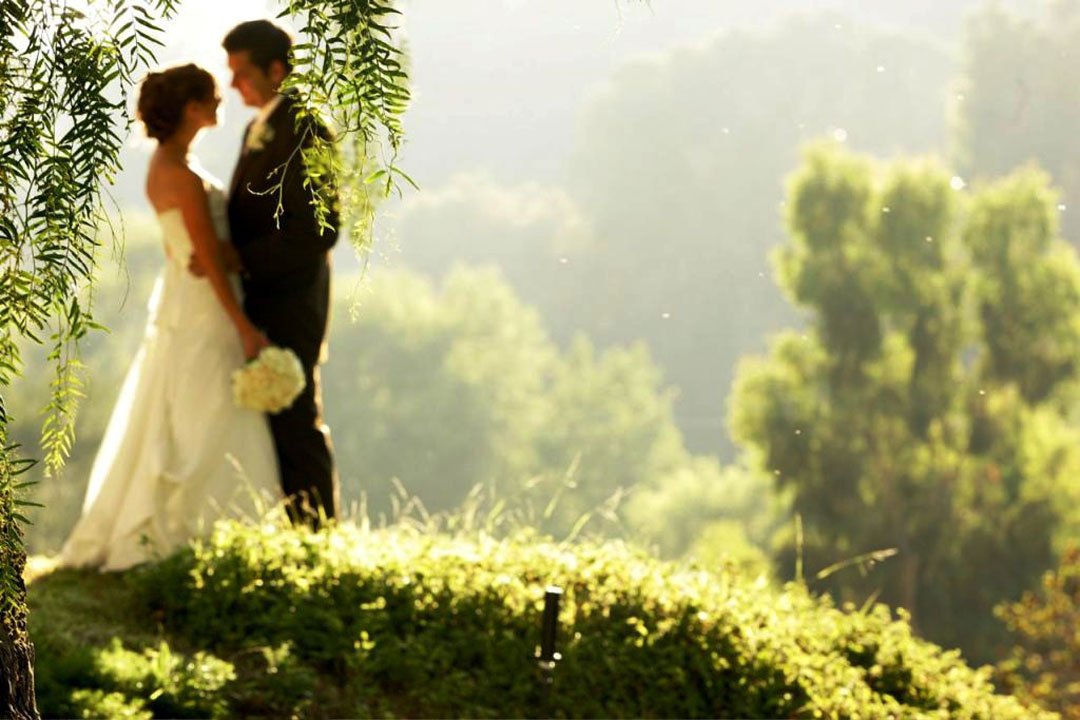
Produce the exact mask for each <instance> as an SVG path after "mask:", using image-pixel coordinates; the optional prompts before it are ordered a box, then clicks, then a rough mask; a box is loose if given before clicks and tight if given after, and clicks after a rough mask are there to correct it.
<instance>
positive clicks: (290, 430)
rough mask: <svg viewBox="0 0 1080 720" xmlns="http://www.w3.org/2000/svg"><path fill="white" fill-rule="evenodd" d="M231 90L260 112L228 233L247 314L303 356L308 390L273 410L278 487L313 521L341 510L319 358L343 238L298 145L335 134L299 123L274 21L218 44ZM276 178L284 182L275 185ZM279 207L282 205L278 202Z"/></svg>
mask: <svg viewBox="0 0 1080 720" xmlns="http://www.w3.org/2000/svg"><path fill="white" fill-rule="evenodd" d="M222 45H223V46H224V48H225V51H226V52H227V53H228V56H229V69H230V70H232V87H234V88H235V89H236V90H237V91H238V92H239V93H240V96H241V97H242V98H243V100H244V104H245V105H249V106H251V107H254V108H257V109H258V115H257V116H256V118H255V120H254V121H253V122H252V123H251V124H250V125H249V126H248V128H247V132H246V134H245V138H244V147H243V150H242V151H241V154H240V160H239V162H238V163H237V166H236V170H235V172H234V173H233V178H232V186H231V189H230V192H229V229H230V232H231V235H232V242H233V244H234V245H235V248H236V251H237V253H238V254H239V263H240V266H241V267H242V278H243V287H244V310H245V311H246V312H247V314H248V317H249V318H251V321H252V322H253V323H255V325H257V326H258V327H260V328H262V329H263V331H265V333H266V335H267V337H268V338H269V339H270V342H272V343H273V344H275V345H279V346H282V347H286V348H290V349H292V350H293V351H294V352H295V353H296V354H297V356H299V358H300V362H301V363H302V364H303V366H304V371H305V375H306V376H307V386H306V387H305V389H304V392H303V393H302V394H301V395H300V397H298V398H297V399H296V402H295V403H293V405H292V407H290V408H288V409H287V410H284V411H282V412H281V413H278V414H277V415H270V416H269V418H270V429H271V432H272V433H273V436H274V446H275V448H276V450H277V457H278V465H279V467H280V469H281V484H282V489H283V490H284V493H285V496H286V498H287V500H288V508H289V515H290V517H291V518H292V519H293V521H294V522H295V521H307V522H309V523H312V524H314V525H317V524H318V522H319V519H320V515H324V516H325V517H327V518H333V517H334V516H335V515H336V514H337V496H338V482H337V473H336V470H335V468H334V460H333V456H332V446H331V443H330V431H329V428H327V426H326V425H325V424H324V423H323V421H322V393H321V390H320V387H319V367H318V365H319V362H320V360H322V359H323V355H324V353H325V345H324V342H325V338H326V326H327V319H328V316H329V304H330V252H329V251H330V249H331V248H332V247H333V246H334V243H335V242H336V241H337V234H338V233H337V230H338V215H337V208H336V207H335V208H333V209H332V212H331V213H330V215H329V217H327V218H326V220H327V221H328V224H329V227H325V226H323V227H320V225H319V223H318V222H317V221H316V217H315V210H314V207H313V205H312V194H311V190H310V189H309V188H307V187H305V186H304V183H305V180H306V172H305V170H304V161H303V159H302V158H301V156H300V153H298V152H296V150H297V148H299V147H305V146H308V145H310V143H311V138H312V136H313V135H314V134H316V133H317V134H318V135H319V136H320V137H322V138H323V139H330V133H329V131H328V130H327V128H326V127H325V126H323V125H322V124H321V123H319V122H318V121H317V120H314V119H310V120H305V121H304V123H303V124H302V125H301V126H300V127H299V128H298V127H297V122H296V109H295V107H294V105H293V100H292V98H291V97H290V96H289V95H288V94H284V95H283V94H281V93H280V92H279V89H280V87H281V83H282V81H283V80H284V79H285V77H286V76H287V75H288V74H289V72H290V71H291V70H292V65H291V63H290V62H289V50H290V48H291V47H292V38H291V37H290V36H289V34H288V33H287V32H285V30H283V29H281V28H280V27H278V26H277V25H275V24H274V23H272V22H270V21H269V20H253V21H250V22H245V23H241V24H240V25H237V26H236V27H235V28H233V29H232V30H231V31H230V32H229V34H228V35H226V36H225V40H224V42H223V43H222ZM278 183H281V185H280V187H278ZM279 203H280V206H279Z"/></svg>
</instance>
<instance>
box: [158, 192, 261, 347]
mask: <svg viewBox="0 0 1080 720" xmlns="http://www.w3.org/2000/svg"><path fill="white" fill-rule="evenodd" d="M172 180H173V189H174V191H175V197H176V201H177V206H178V207H179V208H180V213H181V215H182V216H183V218H184V226H185V227H186V229H187V232H188V236H189V237H190V238H191V245H192V250H193V255H194V260H195V262H196V263H197V264H198V266H199V268H200V269H201V270H202V272H203V274H204V276H205V278H206V280H207V281H208V282H209V283H210V286H211V287H212V288H213V290H214V294H215V295H216V296H217V299H218V301H219V302H220V303H221V306H222V307H223V308H224V309H225V312H226V314H227V315H228V316H229V319H231V320H232V322H233V325H235V326H236V331H237V332H238V333H239V334H240V340H241V342H242V343H243V345H244V355H245V356H246V357H248V358H249V359H250V358H253V357H255V356H256V355H258V354H259V351H260V350H262V349H263V348H264V347H266V346H267V345H269V342H268V341H267V339H266V336H265V335H263V333H262V332H261V331H260V330H259V329H258V328H256V327H255V326H254V325H253V324H252V323H251V321H250V320H248V317H247V315H245V314H244V310H243V308H242V307H240V302H239V300H238V299H237V297H236V293H234V292H233V288H232V285H230V284H229V279H228V275H227V274H226V272H225V266H224V262H223V259H222V255H221V241H220V240H219V239H218V236H217V231H216V230H215V229H214V223H213V221H212V220H211V218H210V204H209V198H208V197H207V195H206V190H205V189H204V188H203V184H202V180H201V179H199V177H198V176H197V175H195V174H194V173H191V172H188V171H183V172H179V171H178V172H177V173H176V177H175V178H172Z"/></svg>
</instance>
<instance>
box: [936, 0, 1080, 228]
mask: <svg viewBox="0 0 1080 720" xmlns="http://www.w3.org/2000/svg"><path fill="white" fill-rule="evenodd" d="M964 38H965V47H964V53H963V66H962V72H961V81H960V83H959V85H958V87H957V92H956V95H955V97H954V101H953V108H954V109H953V113H952V117H953V127H952V137H953V142H952V146H953V147H952V151H953V156H954V163H955V165H956V167H957V169H958V170H959V171H960V173H961V174H962V175H963V176H964V177H966V178H968V179H969V180H979V179H983V178H987V179H989V178H994V177H998V176H1001V175H1004V174H1006V173H1009V172H1010V171H1012V170H1013V169H1015V168H1016V167H1018V166H1021V165H1024V164H1026V163H1037V164H1039V165H1040V166H1041V167H1043V168H1044V169H1046V170H1047V171H1048V172H1049V173H1050V174H1051V176H1052V177H1053V179H1054V182H1055V184H1057V185H1058V186H1060V187H1061V188H1062V191H1063V198H1062V202H1063V204H1064V205H1065V209H1064V213H1063V214H1062V221H1063V227H1064V231H1065V234H1066V236H1067V237H1068V239H1069V240H1070V241H1071V242H1072V243H1073V244H1074V245H1076V244H1078V243H1080V136H1078V135H1077V132H1076V128H1077V121H1078V118H1080V88H1078V87H1077V85H1076V83H1075V82H1073V79H1074V76H1075V71H1076V67H1077V64H1078V63H1080V3H1078V2H1076V0H1054V1H1053V2H1045V3H1042V12H1041V13H1037V14H1035V15H1034V16H1023V15H1018V14H1013V13H1010V12H1008V11H1006V10H1005V9H1004V8H1002V7H1001V5H1000V4H997V3H987V4H986V5H985V6H984V7H983V9H981V10H980V11H979V12H978V13H976V14H975V15H973V16H972V17H971V18H970V19H969V22H968V24H967V30H966V32H965V34H964Z"/></svg>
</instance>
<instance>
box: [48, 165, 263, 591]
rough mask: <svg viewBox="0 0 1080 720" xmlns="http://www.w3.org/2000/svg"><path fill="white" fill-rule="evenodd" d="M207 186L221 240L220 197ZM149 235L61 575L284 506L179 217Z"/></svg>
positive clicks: (161, 551) (109, 565) (234, 341)
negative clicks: (137, 319)
mask: <svg viewBox="0 0 1080 720" xmlns="http://www.w3.org/2000/svg"><path fill="white" fill-rule="evenodd" d="M206 185H207V193H208V196H209V203H210V212H211V216H212V219H213V221H214V226H215V228H216V230H217V232H218V234H219V236H220V237H222V238H225V237H227V235H226V233H227V231H228V223H227V219H226V203H225V195H224V193H223V192H222V190H221V189H220V187H218V186H217V185H216V184H213V183H210V182H209V181H208V182H207V183H206ZM158 223H159V225H160V227H161V234H162V240H163V241H164V247H165V251H166V258H167V259H166V263H165V267H164V269H163V270H162V272H161V274H160V275H159V277H158V279H157V282H156V284H155V286H154V292H153V294H152V296H151V300H150V317H149V320H148V321H147V324H146V331H145V334H144V336H143V339H142V342H141V344H140V346H139V349H138V352H137V354H136V355H135V359H134V361H133V362H132V364H131V368H130V369H129V370H128V374H127V377H126V378H125V380H124V384H123V387H122V389H121V391H120V396H119V398H118V399H117V402H116V406H115V408H114V409H113V412H112V417H111V418H110V420H109V424H108V428H107V430H106V431H105V436H104V439H103V440H102V444H101V447H100V448H99V450H98V454H97V457H96V458H95V460H94V465H93V469H92V470H91V473H90V483H89V486H88V488H87V491H86V499H85V501H84V503H83V512H82V517H81V518H80V519H79V521H78V523H77V524H76V526H75V529H74V530H73V531H72V534H71V536H70V537H69V538H68V540H67V542H66V543H65V545H64V548H63V550H62V551H61V554H60V564H62V565H66V566H75V567H87V566H90V567H99V568H101V569H103V570H121V569H124V568H128V567H131V566H132V565H136V564H138V563H140V562H143V561H145V560H149V559H152V558H154V557H160V556H163V555H167V554H168V553H169V552H170V551H172V550H174V549H176V548H177V547H179V546H180V545H182V544H184V543H185V542H187V541H188V540H190V539H191V538H193V537H195V536H198V535H202V534H205V533H206V532H207V531H208V530H209V528H210V526H211V525H212V523H213V521H214V520H215V519H217V518H219V517H221V516H226V515H228V516H249V517H253V516H257V514H258V512H259V511H260V509H262V508H266V507H268V506H270V505H273V504H274V503H275V502H276V501H277V500H278V499H279V498H280V496H281V489H280V484H279V480H278V467H277V459H276V455H275V453H274V446H273V440H272V439H271V436H270V430H269V425H268V422H267V419H266V416H265V415H263V414H262V413H258V412H255V411H252V410H247V409H243V408H240V407H237V406H236V405H235V404H234V402H233V399H232V389H231V374H232V371H233V370H235V369H237V368H239V367H241V365H243V363H244V353H243V349H242V346H241V343H240V338H239V336H238V334H237V332H236V330H235V329H234V326H233V324H232V323H231V322H230V320H229V317H228V315H226V313H225V310H224V309H223V308H222V306H221V303H220V302H219V301H218V299H217V296H216V295H215V294H214V291H213V289H212V288H211V286H210V283H209V281H207V280H205V279H202V278H197V277H195V276H193V275H192V274H191V273H190V272H189V271H188V260H189V258H190V256H191V248H192V245H191V238H190V236H189V235H188V232H187V228H186V226H185V224H184V220H183V217H182V215H181V213H180V210H179V208H173V209H170V210H167V211H165V212H162V213H159V214H158ZM231 280H232V282H233V285H234V287H235V288H236V291H237V293H238V294H239V282H238V281H237V279H236V278H235V277H233V278H231Z"/></svg>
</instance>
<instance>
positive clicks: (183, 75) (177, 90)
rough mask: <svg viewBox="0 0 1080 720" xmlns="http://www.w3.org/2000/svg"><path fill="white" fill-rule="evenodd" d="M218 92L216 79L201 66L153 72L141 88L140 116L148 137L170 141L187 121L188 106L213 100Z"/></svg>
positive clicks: (179, 67) (178, 67)
mask: <svg viewBox="0 0 1080 720" xmlns="http://www.w3.org/2000/svg"><path fill="white" fill-rule="evenodd" d="M214 89H215V83H214V76H213V75H211V74H210V73H208V72H207V71H206V70H203V69H202V68H201V67H199V66H198V65H194V64H188V65H178V66H176V67H171V68H168V69H166V70H162V71H160V72H151V73H150V74H148V75H147V76H146V78H145V79H144V80H143V81H142V85H140V86H139V102H138V105H137V107H136V114H137V115H138V118H139V120H141V121H142V124H143V126H144V127H145V128H146V134H147V135H148V136H150V137H152V138H154V139H155V140H157V141H158V142H161V141H162V140H168V139H169V138H170V137H172V135H173V133H175V132H176V131H177V130H178V129H179V128H180V124H181V123H182V122H183V121H184V108H186V107H187V104H188V103H189V102H192V101H196V102H201V101H205V100H210V99H211V98H213V97H214Z"/></svg>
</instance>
